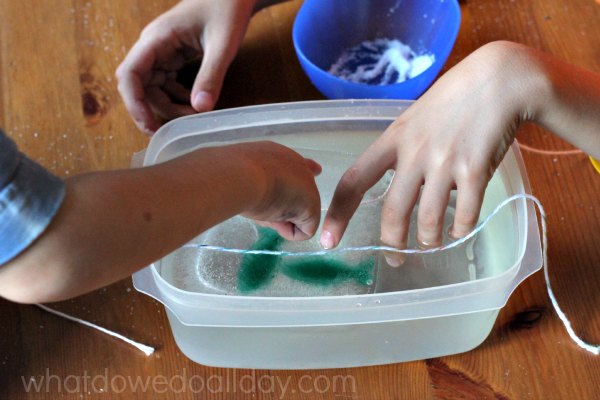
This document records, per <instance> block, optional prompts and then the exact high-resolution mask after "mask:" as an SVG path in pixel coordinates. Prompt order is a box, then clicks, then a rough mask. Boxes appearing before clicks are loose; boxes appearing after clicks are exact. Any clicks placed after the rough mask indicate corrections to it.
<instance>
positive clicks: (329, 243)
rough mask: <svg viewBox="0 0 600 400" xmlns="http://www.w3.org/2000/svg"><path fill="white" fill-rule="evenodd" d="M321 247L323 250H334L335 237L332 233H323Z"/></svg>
mask: <svg viewBox="0 0 600 400" xmlns="http://www.w3.org/2000/svg"><path fill="white" fill-rule="evenodd" d="M321 246H323V248H324V249H326V250H327V249H331V248H333V235H332V234H331V232H329V231H323V232H321Z"/></svg>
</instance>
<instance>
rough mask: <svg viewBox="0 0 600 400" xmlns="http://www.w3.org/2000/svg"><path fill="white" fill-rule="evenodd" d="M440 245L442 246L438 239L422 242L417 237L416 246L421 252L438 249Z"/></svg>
mask: <svg viewBox="0 0 600 400" xmlns="http://www.w3.org/2000/svg"><path fill="white" fill-rule="evenodd" d="M441 244H442V243H441V240H439V239H435V240H422V239H420V238H419V237H417V245H418V246H419V248H420V249H421V250H429V249H434V248H436V247H439V246H440V245H441Z"/></svg>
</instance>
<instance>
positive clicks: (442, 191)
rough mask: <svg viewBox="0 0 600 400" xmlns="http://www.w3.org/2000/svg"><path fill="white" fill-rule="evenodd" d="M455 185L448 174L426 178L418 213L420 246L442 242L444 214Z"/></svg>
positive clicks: (435, 244)
mask: <svg viewBox="0 0 600 400" xmlns="http://www.w3.org/2000/svg"><path fill="white" fill-rule="evenodd" d="M453 185H454V182H453V180H452V179H451V178H449V177H448V176H432V177H431V178H430V177H429V176H428V177H427V178H425V185H424V187H423V191H422V193H421V200H420V201H419V212H418V215H417V241H418V242H419V245H420V246H422V247H426V248H430V247H437V246H440V245H441V244H442V229H443V224H444V215H445V214H446V208H447V207H448V199H449V197H450V190H451V189H452V186H453Z"/></svg>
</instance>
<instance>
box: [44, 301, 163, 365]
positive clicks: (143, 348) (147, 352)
mask: <svg viewBox="0 0 600 400" xmlns="http://www.w3.org/2000/svg"><path fill="white" fill-rule="evenodd" d="M36 306H38V307H39V308H41V309H42V310H44V311H47V312H49V313H50V314H54V315H57V316H59V317H62V318H65V319H68V320H69V321H73V322H77V323H79V324H82V325H85V326H89V327H90V328H93V329H96V330H98V331H100V332H102V333H106V334H107V335H109V336H113V337H116V338H117V339H121V340H122V341H124V342H125V343H127V344H130V345H131V346H133V347H135V348H136V349H138V350H140V351H141V352H143V353H144V354H145V355H147V356H150V355H152V353H154V347H150V346H146V345H145V344H141V343H138V342H136V341H134V340H131V339H129V338H128V337H125V336H123V335H121V334H120V333H117V332H113V331H111V330H108V329H106V328H103V327H101V326H99V325H96V324H93V323H91V322H88V321H86V320H83V319H79V318H76V317H73V316H70V315H68V314H65V313H63V312H60V311H57V310H55V309H53V308H50V307H47V306H45V305H43V304H36Z"/></svg>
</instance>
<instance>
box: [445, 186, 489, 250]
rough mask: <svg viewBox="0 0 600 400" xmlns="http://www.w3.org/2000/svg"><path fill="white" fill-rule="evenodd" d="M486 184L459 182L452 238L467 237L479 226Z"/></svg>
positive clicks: (451, 232)
mask: <svg viewBox="0 0 600 400" xmlns="http://www.w3.org/2000/svg"><path fill="white" fill-rule="evenodd" d="M486 183H487V182H484V183H483V184H482V183H473V182H471V183H469V182H463V183H462V184H461V182H460V181H458V182H457V196H456V214H455V215H454V224H453V225H452V229H451V230H450V235H451V236H452V237H454V238H457V239H458V238H461V237H463V236H466V235H467V234H468V233H469V232H471V231H472V230H473V228H474V227H475V225H477V221H478V219H479V212H480V210H481V205H482V203H483V196H484V192H485V186H486Z"/></svg>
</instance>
